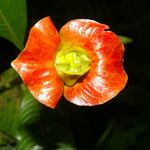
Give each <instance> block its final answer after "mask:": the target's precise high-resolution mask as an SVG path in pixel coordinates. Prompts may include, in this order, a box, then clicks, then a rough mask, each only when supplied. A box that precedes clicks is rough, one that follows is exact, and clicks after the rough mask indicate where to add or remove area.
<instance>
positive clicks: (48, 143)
mask: <svg viewBox="0 0 150 150" xmlns="http://www.w3.org/2000/svg"><path fill="white" fill-rule="evenodd" d="M1 79H2V80H1V86H2V88H1V90H0V131H1V132H0V133H3V134H5V135H7V136H8V137H10V139H14V141H15V145H14V146H15V148H16V150H31V149H32V150H34V149H36V150H46V149H56V148H58V149H61V148H62V147H68V148H69V147H72V149H74V148H73V147H74V146H73V143H74V142H73V137H72V133H71V131H70V128H69V126H68V125H67V123H66V119H65V117H64V115H63V112H62V111H61V109H60V108H57V109H55V110H53V109H50V108H48V107H45V106H44V105H42V104H40V103H39V102H38V101H37V100H36V99H35V98H34V97H33V96H32V95H31V93H30V92H29V91H28V90H27V89H26V87H25V86H24V85H23V84H21V82H18V81H17V82H16V80H18V75H17V74H16V73H15V72H14V70H13V69H9V70H7V71H6V72H4V73H3V74H2V75H1ZM14 81H15V82H14ZM60 143H61V144H60Z"/></svg>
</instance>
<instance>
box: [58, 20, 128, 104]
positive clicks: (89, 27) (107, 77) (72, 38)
mask: <svg viewBox="0 0 150 150" xmlns="http://www.w3.org/2000/svg"><path fill="white" fill-rule="evenodd" d="M105 29H108V26H106V25H103V24H100V23H97V22H94V21H91V20H83V19H79V20H73V21H71V22H69V23H67V24H66V25H65V26H63V27H62V29H61V31H60V36H61V39H62V40H63V41H64V42H66V41H67V40H68V41H69V42H71V43H72V44H76V45H78V46H81V47H82V48H85V49H86V51H87V52H88V53H89V56H90V58H91V60H92V65H91V69H90V71H89V73H88V74H87V75H86V76H84V77H83V78H82V79H81V80H80V81H79V82H78V83H77V84H75V85H74V86H72V87H67V86H66V87H65V89H64V96H65V97H66V99H67V100H69V101H71V102H72V103H74V104H77V105H85V106H93V105H98V104H102V103H104V102H107V101H108V100H110V99H112V98H113V97H114V96H116V95H117V94H118V93H119V92H120V91H121V90H122V89H123V88H124V86H125V85H126V82H127V75H126V73H125V71H124V68H123V65H122V63H123V54H124V47H123V45H122V43H121V41H120V39H119V38H118V36H117V35H115V34H114V33H113V32H111V31H105Z"/></svg>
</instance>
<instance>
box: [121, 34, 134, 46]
mask: <svg viewBox="0 0 150 150" xmlns="http://www.w3.org/2000/svg"><path fill="white" fill-rule="evenodd" d="M119 38H120V39H121V41H122V42H123V44H129V43H131V42H132V41H133V40H132V39H131V38H129V37H127V36H121V35H120V36H119Z"/></svg>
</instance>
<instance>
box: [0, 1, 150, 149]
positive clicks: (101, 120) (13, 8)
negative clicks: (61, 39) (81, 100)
mask: <svg viewBox="0 0 150 150" xmlns="http://www.w3.org/2000/svg"><path fill="white" fill-rule="evenodd" d="M26 2H27V12H28V24H27V19H26V16H27V14H26ZM149 5H150V4H149V1H146V0H145V1H140V0H132V1H131V0H124V1H120V0H113V1H109V0H94V1H93V0H71V1H70V0H51V1H49V0H43V1H38V2H37V1H36V0H32V1H30V0H27V1H25V0H16V1H14V0H0V36H1V37H3V38H5V40H4V39H0V45H1V46H0V53H1V55H0V62H1V66H7V68H6V67H3V68H5V70H1V75H0V150H85V149H86V150H131V149H132V150H133V149H134V150H143V149H144V150H149V149H150V144H149V139H150V117H149V115H150V109H149V107H150V94H149V85H150V72H149V68H150V63H149V54H150V51H149V49H150V46H149V23H150V17H149V14H150V9H149ZM48 15H49V16H51V17H52V19H53V21H54V23H55V25H56V27H57V28H58V29H59V28H60V27H61V26H62V25H64V24H65V23H66V22H67V21H69V20H71V19H74V18H89V19H93V20H96V21H98V22H102V23H105V24H108V25H109V26H110V29H111V30H113V31H115V32H116V33H117V34H118V35H123V36H120V37H121V40H123V42H124V43H125V44H127V45H125V48H126V51H125V59H124V66H125V69H126V70H127V73H128V76H129V81H128V84H127V86H126V88H125V89H124V90H123V91H122V92H121V93H120V94H119V95H118V96H117V97H115V98H114V99H113V100H112V101H110V102H108V103H106V104H104V105H100V106H95V107H79V106H75V105H73V104H71V103H69V102H67V101H65V99H64V98H62V100H61V101H60V103H59V105H58V106H57V108H56V109H54V110H52V109H50V108H47V107H45V106H43V105H42V104H39V103H38V102H37V101H36V100H35V99H34V98H33V97H32V95H31V94H30V93H29V92H28V90H27V89H26V87H25V86H24V85H23V84H22V81H21V79H20V77H19V76H18V75H17V73H16V72H15V71H14V70H13V69H12V68H10V62H11V61H12V59H13V58H15V57H17V55H18V53H19V52H18V49H20V50H21V49H22V48H23V45H24V39H25V38H26V37H25V32H26V26H27V32H28V31H29V29H30V27H31V26H32V25H33V24H34V23H35V22H36V21H38V20H39V19H41V18H42V17H44V16H48ZM6 39H7V40H9V41H10V42H8V41H7V40H6ZM131 41H132V42H131ZM12 44H14V45H15V46H16V47H13V46H12ZM11 55H12V57H10V56H11ZM1 69H2V68H1Z"/></svg>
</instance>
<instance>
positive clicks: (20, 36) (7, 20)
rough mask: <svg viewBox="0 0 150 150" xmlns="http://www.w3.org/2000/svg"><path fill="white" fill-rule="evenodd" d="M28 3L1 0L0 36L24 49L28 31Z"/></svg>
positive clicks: (18, 0)
mask: <svg viewBox="0 0 150 150" xmlns="http://www.w3.org/2000/svg"><path fill="white" fill-rule="evenodd" d="M26 25H27V19H26V1H25V0H15V1H14V0H0V36H1V37H3V38H5V39H7V40H9V41H11V42H12V43H13V44H15V45H16V46H17V47H18V48H19V49H22V48H23V45H24V37H25V31H26Z"/></svg>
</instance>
